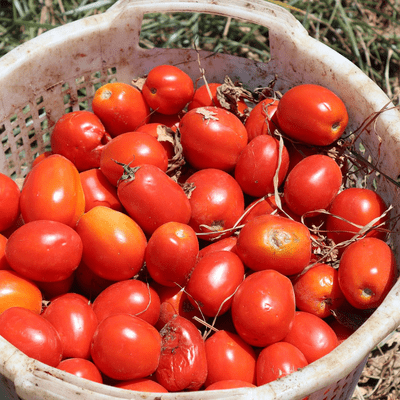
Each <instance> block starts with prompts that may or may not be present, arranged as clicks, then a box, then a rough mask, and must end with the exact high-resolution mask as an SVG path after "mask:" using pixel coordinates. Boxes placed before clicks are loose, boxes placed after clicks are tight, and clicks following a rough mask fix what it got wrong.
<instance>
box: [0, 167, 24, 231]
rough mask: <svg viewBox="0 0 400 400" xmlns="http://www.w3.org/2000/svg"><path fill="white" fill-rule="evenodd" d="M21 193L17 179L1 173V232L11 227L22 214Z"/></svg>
mask: <svg viewBox="0 0 400 400" xmlns="http://www.w3.org/2000/svg"><path fill="white" fill-rule="evenodd" d="M20 195H21V192H20V190H19V187H18V185H17V184H16V183H15V181H14V180H12V179H11V178H10V177H8V176H7V175H5V174H2V173H0V232H2V231H5V230H6V229H8V228H10V227H11V226H12V225H13V224H14V223H15V222H16V221H17V219H18V217H19V214H20V206H19V199H20Z"/></svg>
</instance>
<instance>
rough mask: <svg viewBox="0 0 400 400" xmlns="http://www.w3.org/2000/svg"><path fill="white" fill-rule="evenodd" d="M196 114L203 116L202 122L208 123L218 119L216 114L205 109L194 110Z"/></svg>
mask: <svg viewBox="0 0 400 400" xmlns="http://www.w3.org/2000/svg"><path fill="white" fill-rule="evenodd" d="M196 113H197V114H200V115H202V116H203V120H204V121H207V123H209V122H210V121H218V120H219V119H218V118H217V117H216V115H217V113H215V112H214V111H211V110H207V108H205V107H199V108H197V109H196Z"/></svg>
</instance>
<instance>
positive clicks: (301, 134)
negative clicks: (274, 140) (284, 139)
mask: <svg viewBox="0 0 400 400" xmlns="http://www.w3.org/2000/svg"><path fill="white" fill-rule="evenodd" d="M272 120H273V121H275V122H276V123H277V125H278V127H279V129H281V130H282V132H283V133H285V134H286V135H287V136H289V137H290V138H292V139H295V140H298V141H300V142H302V143H306V144H311V145H316V146H328V145H330V144H332V143H333V142H334V141H335V140H337V139H339V138H340V136H342V134H343V132H344V130H345V129H346V127H347V123H348V121H349V116H348V113H347V110H346V106H345V105H344V103H343V101H342V100H341V99H340V98H339V97H338V96H337V95H336V94H335V93H333V92H332V91H331V90H329V89H327V88H325V87H323V86H320V85H313V84H302V85H297V86H295V87H293V88H291V89H289V90H288V91H287V92H285V93H284V94H283V96H282V98H281V99H280V100H279V103H278V107H277V110H276V112H275V114H274V115H273V117H272Z"/></svg>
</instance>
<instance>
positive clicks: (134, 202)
mask: <svg viewBox="0 0 400 400" xmlns="http://www.w3.org/2000/svg"><path fill="white" fill-rule="evenodd" d="M117 193H118V198H119V199H120V201H121V203H122V205H123V206H124V208H125V210H126V211H127V213H128V214H129V215H130V216H131V217H132V219H134V220H135V221H136V222H137V223H138V224H139V225H140V227H141V228H142V229H143V231H144V232H145V233H146V234H147V235H151V234H152V233H153V232H154V231H155V230H156V229H157V228H158V227H159V226H161V225H163V224H165V223H167V222H180V223H182V224H187V223H188V222H189V220H190V215H191V207H190V203H189V199H188V198H187V197H186V194H185V192H184V191H183V189H182V187H181V186H179V184H178V183H176V182H175V181H173V180H172V179H171V178H170V177H169V176H168V175H167V174H166V173H165V172H163V171H162V170H161V169H160V168H158V167H156V166H154V165H150V164H143V165H141V166H138V167H136V168H133V169H130V170H129V172H128V176H127V179H123V180H121V181H120V183H119V184H118V191H117Z"/></svg>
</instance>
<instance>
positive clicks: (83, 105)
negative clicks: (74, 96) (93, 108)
mask: <svg viewBox="0 0 400 400" xmlns="http://www.w3.org/2000/svg"><path fill="white" fill-rule="evenodd" d="M88 109H89V102H88V101H87V100H85V101H81V102H79V110H88Z"/></svg>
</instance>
